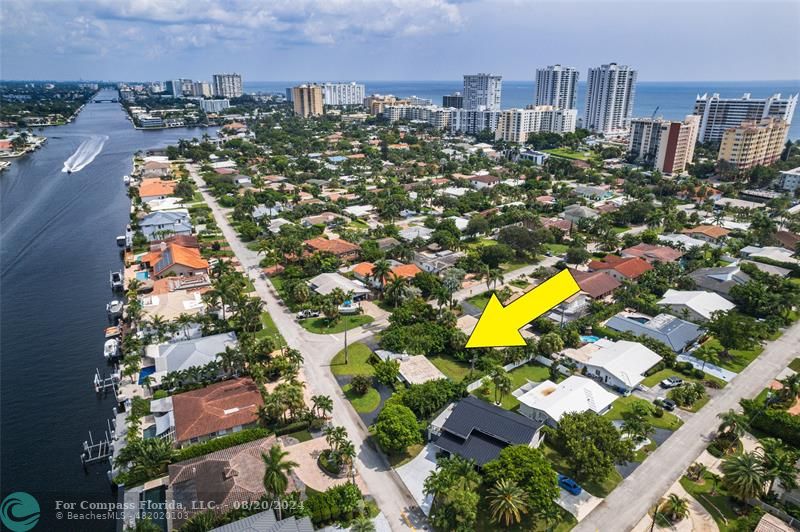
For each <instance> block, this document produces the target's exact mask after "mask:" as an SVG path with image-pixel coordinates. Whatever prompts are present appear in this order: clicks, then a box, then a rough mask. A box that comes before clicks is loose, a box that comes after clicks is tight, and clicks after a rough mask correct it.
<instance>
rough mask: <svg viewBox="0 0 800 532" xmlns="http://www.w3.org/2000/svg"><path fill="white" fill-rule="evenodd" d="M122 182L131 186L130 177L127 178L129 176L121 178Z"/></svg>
mask: <svg viewBox="0 0 800 532" xmlns="http://www.w3.org/2000/svg"><path fill="white" fill-rule="evenodd" d="M122 182H123V183H125V185H130V184H131V176H129V175H124V176H122Z"/></svg>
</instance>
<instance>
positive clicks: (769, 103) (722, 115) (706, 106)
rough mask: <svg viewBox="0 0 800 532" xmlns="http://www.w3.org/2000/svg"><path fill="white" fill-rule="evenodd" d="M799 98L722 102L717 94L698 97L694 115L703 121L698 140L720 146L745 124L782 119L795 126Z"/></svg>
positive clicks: (771, 97) (724, 100) (778, 97)
mask: <svg viewBox="0 0 800 532" xmlns="http://www.w3.org/2000/svg"><path fill="white" fill-rule="evenodd" d="M797 97H798V95H797V94H795V95H794V96H789V97H788V98H781V95H780V94H773V95H772V96H770V97H769V98H751V97H750V94H749V93H745V94H744V95H743V96H742V97H741V98H720V96H719V94H717V93H714V94H712V95H711V96H709V95H708V94H703V95H702V96H700V95H698V96H697V100H696V101H695V103H694V114H695V115H697V116H699V117H700V133H699V134H698V136H697V140H699V141H700V142H720V141H722V137H723V136H724V134H725V131H726V130H728V129H730V128H736V127H739V126H740V125H741V124H742V122H745V121H753V120H761V119H763V118H779V119H781V120H783V121H784V122H786V123H787V124H791V123H792V116H794V110H795V107H796V106H797Z"/></svg>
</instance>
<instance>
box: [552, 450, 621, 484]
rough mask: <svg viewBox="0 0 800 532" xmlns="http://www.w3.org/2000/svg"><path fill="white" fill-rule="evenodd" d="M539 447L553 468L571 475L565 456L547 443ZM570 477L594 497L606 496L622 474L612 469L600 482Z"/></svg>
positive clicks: (619, 480) (618, 481)
mask: <svg viewBox="0 0 800 532" xmlns="http://www.w3.org/2000/svg"><path fill="white" fill-rule="evenodd" d="M539 448H540V449H541V450H542V452H544V454H545V456H547V459H548V460H550V463H551V464H552V465H553V469H555V470H556V471H558V472H559V473H563V474H565V475H570V476H572V475H573V472H572V471H571V469H570V467H569V464H568V463H567V460H566V458H565V457H564V456H563V455H562V454H561V453H559V452H558V451H557V450H555V449H554V448H552V447H550V446H549V445H547V444H543V445H542V446H540V447H539ZM572 478H573V479H574V480H575V481H576V482H578V484H580V486H581V487H582V488H583V489H585V490H586V491H588V492H589V493H591V494H592V495H594V496H596V497H607V496H608V494H609V493H611V492H612V491H613V490H614V488H616V487H617V484H619V483H620V482H622V475H620V474H619V472H618V471H617V470H616V469H614V470H613V471H612V472H611V473H610V474H609V475H608V476H607V477H606V478H605V479H603V481H602V482H595V481H583V482H581V481H579V480H578V479H577V478H575V477H574V476H572Z"/></svg>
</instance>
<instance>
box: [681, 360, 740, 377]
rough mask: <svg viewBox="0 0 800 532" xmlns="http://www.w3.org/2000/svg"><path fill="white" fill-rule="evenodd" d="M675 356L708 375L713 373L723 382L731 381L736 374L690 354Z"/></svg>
mask: <svg viewBox="0 0 800 532" xmlns="http://www.w3.org/2000/svg"><path fill="white" fill-rule="evenodd" d="M675 358H677V359H678V360H679V361H681V362H689V363H690V364H691V365H692V366H694V367H695V368H696V369H700V370H703V371H705V372H706V373H708V374H709V375H713V376H714V377H717V378H719V379H722V380H724V381H725V382H731V381H732V380H733V378H734V377H735V376H736V375H737V373H734V372H733V371H730V370H727V369H725V368H721V367H719V366H716V365H714V364H710V363H708V362H706V363H705V364H703V361H702V360H700V359H697V358H695V357H693V356H692V355H678V356H677V357H675Z"/></svg>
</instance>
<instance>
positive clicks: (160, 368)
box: [143, 332, 237, 384]
mask: <svg viewBox="0 0 800 532" xmlns="http://www.w3.org/2000/svg"><path fill="white" fill-rule="evenodd" d="M236 346H237V340H236V333H234V332H227V333H222V334H215V335H212V336H204V337H202V338H195V339H192V340H184V341H181V342H172V343H164V344H155V345H149V346H147V348H145V357H144V358H145V362H144V363H143V366H145V367H146V366H151V365H152V366H155V371H154V372H153V374H152V377H153V381H154V383H155V384H158V383H160V382H161V379H162V378H164V376H166V375H167V373H172V372H173V371H183V370H186V369H189V368H196V367H203V366H206V365H208V364H209V363H211V362H213V361H214V360H217V358H218V357H219V354H220V353H224V352H225V348H226V347H231V348H235V347H236ZM148 362H149V363H148Z"/></svg>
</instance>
